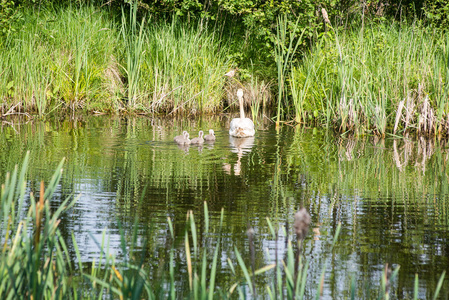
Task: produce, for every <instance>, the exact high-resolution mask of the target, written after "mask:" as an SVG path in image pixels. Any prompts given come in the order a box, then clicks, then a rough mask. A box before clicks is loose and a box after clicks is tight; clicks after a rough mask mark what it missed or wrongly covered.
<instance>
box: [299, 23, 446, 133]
mask: <svg viewBox="0 0 449 300" xmlns="http://www.w3.org/2000/svg"><path fill="white" fill-rule="evenodd" d="M323 39H324V40H325V42H319V43H317V44H315V45H314V46H313V47H312V49H311V52H310V53H306V54H305V55H304V57H303V59H302V64H298V65H296V66H295V68H294V69H293V70H292V77H293V78H294V81H295V82H294V83H293V84H292V92H293V93H294V95H293V99H294V101H297V100H295V99H298V100H301V99H304V93H305V91H307V92H308V93H307V100H306V101H302V102H300V105H299V106H300V108H302V110H301V109H300V113H302V115H304V113H305V112H306V113H308V114H309V115H313V116H314V119H315V120H317V121H318V122H319V123H321V124H323V123H324V124H326V125H328V126H331V127H334V128H337V129H339V130H341V131H342V132H344V131H347V130H350V131H353V132H356V133H364V132H373V133H375V134H378V135H381V136H382V135H385V134H386V133H388V132H389V131H390V130H391V129H393V127H396V128H397V130H399V131H401V132H403V131H404V130H410V129H411V128H412V127H415V128H417V127H418V123H419V119H420V116H421V119H426V120H428V119H429V117H428V116H427V114H426V112H425V111H423V105H422V103H423V100H424V98H425V96H426V95H428V96H429V104H430V106H429V107H430V108H431V109H432V111H434V112H435V113H434V115H435V116H436V117H435V118H434V119H433V120H432V122H431V123H432V126H431V129H430V131H428V132H426V134H428V133H431V134H434V133H435V131H434V129H433V128H436V127H437V125H441V127H442V128H446V125H445V121H444V120H445V117H446V115H447V113H448V111H447V107H446V106H445V104H444V103H445V102H444V101H442V99H446V98H447V95H448V94H447V89H445V87H444V82H446V79H445V78H446V77H447V68H446V61H447V50H445V49H446V44H447V43H444V42H441V40H443V41H445V40H446V39H447V37H445V35H443V34H442V33H441V32H436V31H431V30H430V29H428V28H425V27H422V26H420V25H417V24H414V25H407V24H404V23H401V24H385V23H381V24H370V25H366V26H364V27H363V28H361V29H360V28H347V29H345V31H342V30H340V29H336V30H335V32H328V34H327V35H325V36H323ZM443 62H444V63H443ZM403 100H404V101H405V102H407V103H408V104H405V108H404V110H403V112H404V113H403V114H402V115H400V117H399V118H398V120H399V122H398V125H397V126H394V124H395V116H396V115H397V113H396V110H397V108H398V107H399V103H400V102H401V101H403ZM304 108H305V112H304ZM406 114H407V116H406ZM302 119H303V118H302ZM405 119H407V120H408V123H407V122H406V121H405ZM323 121H324V122H323ZM410 123H411V124H410ZM405 127H409V128H405ZM440 131H442V130H440Z"/></svg>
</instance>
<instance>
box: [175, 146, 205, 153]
mask: <svg viewBox="0 0 449 300" xmlns="http://www.w3.org/2000/svg"><path fill="white" fill-rule="evenodd" d="M178 148H179V149H180V150H182V151H184V153H185V154H188V153H189V149H190V148H194V149H195V148H196V149H197V150H198V152H200V153H201V152H203V145H191V144H178Z"/></svg>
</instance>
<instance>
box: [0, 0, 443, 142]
mask: <svg viewBox="0 0 449 300" xmlns="http://www.w3.org/2000/svg"><path fill="white" fill-rule="evenodd" d="M181 2H183V1H181ZM185 2H188V1H185ZM230 2H232V3H233V5H237V4H235V3H234V2H233V1H230ZM287 2H289V1H287ZM303 2H304V3H309V4H311V3H312V2H310V1H303ZM331 2H332V1H331ZM331 2H329V3H327V2H326V1H324V2H323V3H322V4H321V6H320V5H317V6H313V5H312V6H311V7H309V10H310V13H312V14H309V15H307V14H306V13H305V11H303V10H301V9H305V8H304V7H301V6H295V5H305V4H304V3H303V4H292V3H293V2H292V3H290V2H289V3H290V4H289V5H290V7H288V8H281V7H276V8H275V9H276V10H273V11H271V13H272V14H270V15H268V12H269V11H267V10H268V9H269V8H266V7H264V6H263V5H261V6H260V9H261V11H262V12H263V13H264V14H265V15H264V17H260V18H259V19H258V17H257V16H258V15H255V16H252V17H250V16H249V15H248V13H246V14H245V10H244V7H243V8H242V7H238V6H235V7H234V8H233V9H234V10H237V12H234V11H232V10H231V9H230V8H229V7H227V8H226V9H229V11H226V9H225V8H220V9H224V10H225V11H226V13H227V14H225V13H224V12H223V14H224V15H225V16H226V17H222V19H220V18H218V13H217V15H212V16H211V15H208V14H205V13H204V11H203V13H200V12H198V10H195V9H193V8H192V7H190V8H180V7H171V8H170V10H169V11H170V13H169V12H167V13H166V14H165V15H161V14H158V13H156V12H155V11H153V10H152V9H154V10H156V7H155V8H153V7H152V6H151V5H150V6H149V5H148V4H145V2H134V4H131V5H130V4H127V3H122V4H120V3H119V4H120V5H119V4H117V3H116V4H115V6H114V5H105V6H98V5H97V6H95V5H91V4H88V3H86V4H80V3H75V2H73V3H72V2H68V4H67V3H66V4H65V5H55V4H51V3H50V4H48V5H43V4H34V5H25V4H26V3H25V2H23V4H22V5H19V4H15V5H14V4H12V9H11V5H10V6H8V3H9V2H8V1H6V2H5V3H6V4H5V3H3V4H2V8H3V11H2V14H3V17H5V16H9V19H8V18H6V17H5V20H10V21H9V23H6V22H7V21H5V23H1V24H0V26H2V28H0V29H3V31H2V34H0V53H1V54H0V119H1V120H5V119H8V118H12V117H13V116H15V115H18V114H24V115H26V116H27V117H30V118H49V117H52V116H53V115H57V114H63V115H64V114H66V115H73V114H79V113H110V114H144V115H168V116H174V115H182V116H195V115H200V114H205V115H207V114H218V113H222V112H229V111H234V110H235V108H236V107H237V105H236V96H235V95H236V91H237V89H238V88H243V89H244V90H245V106H246V109H247V110H249V111H251V113H252V114H253V117H254V116H255V115H257V114H258V113H260V111H264V112H267V115H270V116H271V117H272V119H273V120H275V121H276V123H277V125H279V124H280V123H289V124H301V125H307V126H324V127H327V128H329V129H333V130H336V131H338V132H339V133H342V134H345V133H351V134H355V135H364V134H372V135H378V136H382V137H384V136H386V135H393V136H407V135H408V134H410V133H412V134H414V133H417V134H419V135H425V136H449V34H448V31H447V30H445V25H446V23H447V22H448V21H447V19H448V17H447V16H444V15H441V14H442V11H444V8H447V7H449V4H445V3H444V2H441V3H440V1H435V2H426V1H415V2H417V3H418V2H419V3H421V10H420V12H418V11H417V8H415V9H414V10H411V12H410V10H406V7H397V6H391V5H390V6H388V5H387V6H385V7H384V8H383V9H382V7H376V6H375V5H374V2H376V3H384V2H385V3H389V1H367V2H366V3H365V2H364V3H365V4H366V5H365V6H364V5H362V4H361V3H358V2H357V1H355V2H354V3H353V4H352V6H351V7H344V9H343V8H341V7H340V6H338V3H339V2H338V1H337V4H334V5H333V6H332V5H331V4H330V3H331ZM334 2H335V1H334ZM19 3H21V2H19ZM27 3H28V2H27ZM189 3H190V2H189ZM429 3H434V4H429ZM191 4H192V3H191ZM390 4H391V3H390ZM167 5H168V4H167ZM341 5H342V4H341ZM432 5H433V6H432ZM6 8H9V9H10V11H12V13H9V14H8V10H6ZM326 8H327V10H326ZM387 8H388V9H387ZM217 9H218V8H217ZM239 9H240V10H239ZM339 9H342V10H341V12H340V13H339ZM442 9H443V10H442ZM218 11H219V9H218ZM292 11H293V12H295V11H296V12H298V13H297V14H292V13H291V12H292ZM399 11H400V12H401V13H403V15H401V17H400V18H398V17H397V12H399ZM207 12H208V13H210V14H212V12H213V8H210V11H207ZM233 12H234V14H233ZM289 12H290V13H289ZM406 12H407V13H406ZM438 14H440V15H438ZM269 16H270V17H269ZM437 16H439V17H438V18H437ZM226 18H227V19H226ZM239 18H240V19H239ZM250 18H255V19H254V20H253V19H250ZM407 18H408V19H407ZM224 20H226V22H225V21H224ZM251 20H252V21H251ZM239 21H240V22H241V23H238V22H239ZM251 22H252V23H251ZM264 22H265V23H264ZM307 22H308V23H307ZM242 24H243V25H242ZM305 24H308V25H305ZM257 26H259V27H260V28H259V27H257ZM258 28H259V29H258ZM251 30H252V31H251ZM230 71H231V72H230ZM233 71H235V72H233ZM229 73H231V74H232V73H234V74H235V75H233V76H226V75H225V74H229Z"/></svg>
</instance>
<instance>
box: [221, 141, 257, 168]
mask: <svg viewBox="0 0 449 300" xmlns="http://www.w3.org/2000/svg"><path fill="white" fill-rule="evenodd" d="M229 143H230V145H231V152H232V153H237V162H236V163H235V164H234V165H231V164H229V163H224V164H223V170H224V171H225V172H226V173H227V174H228V175H231V174H232V171H234V175H237V176H239V175H240V172H241V165H242V163H241V159H242V157H243V155H244V154H245V153H249V152H251V149H252V148H253V146H254V136H251V137H246V138H235V137H232V136H230V137H229Z"/></svg>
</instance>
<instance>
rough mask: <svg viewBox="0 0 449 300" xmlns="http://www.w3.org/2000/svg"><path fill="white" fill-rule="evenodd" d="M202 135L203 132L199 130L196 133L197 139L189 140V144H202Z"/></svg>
mask: <svg viewBox="0 0 449 300" xmlns="http://www.w3.org/2000/svg"><path fill="white" fill-rule="evenodd" d="M203 134H204V132H203V131H202V130H200V132H198V137H196V138H193V139H192V140H190V144H202V143H204V139H203Z"/></svg>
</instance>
